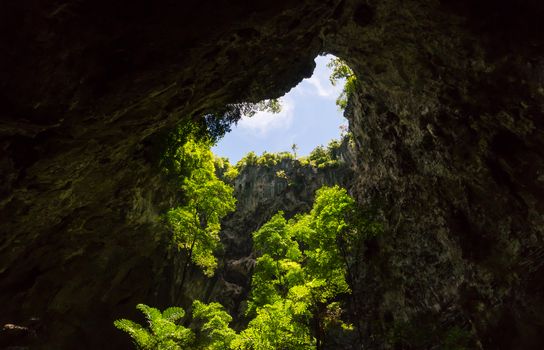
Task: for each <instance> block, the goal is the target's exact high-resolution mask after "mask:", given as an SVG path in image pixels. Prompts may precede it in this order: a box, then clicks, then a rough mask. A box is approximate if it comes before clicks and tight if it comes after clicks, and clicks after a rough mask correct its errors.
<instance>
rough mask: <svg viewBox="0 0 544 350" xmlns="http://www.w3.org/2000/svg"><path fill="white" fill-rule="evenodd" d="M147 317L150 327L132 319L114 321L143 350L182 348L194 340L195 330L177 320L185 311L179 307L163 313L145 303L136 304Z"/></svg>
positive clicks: (178, 349) (185, 347) (176, 349)
mask: <svg viewBox="0 0 544 350" xmlns="http://www.w3.org/2000/svg"><path fill="white" fill-rule="evenodd" d="M136 308H137V309H138V310H140V311H141V312H142V313H143V314H144V315H145V317H146V319H147V322H148V324H149V325H148V328H145V327H143V326H141V325H139V324H138V323H135V322H133V321H130V320H126V319H121V320H117V321H115V322H114V325H115V327H117V328H118V329H120V330H122V331H125V332H127V333H128V334H129V335H130V336H131V338H132V340H133V341H134V344H135V345H136V347H137V348H138V349H142V350H182V349H187V348H188V346H189V345H190V344H191V343H192V342H193V341H194V334H193V332H192V331H191V330H190V329H188V328H185V327H183V326H181V325H177V324H176V322H177V321H178V320H180V319H181V318H183V316H184V315H185V312H184V311H183V309H181V308H178V307H170V308H168V309H166V310H164V311H163V312H162V313H161V312H160V311H159V310H158V309H155V308H152V307H149V306H147V305H144V304H138V305H137V306H136Z"/></svg>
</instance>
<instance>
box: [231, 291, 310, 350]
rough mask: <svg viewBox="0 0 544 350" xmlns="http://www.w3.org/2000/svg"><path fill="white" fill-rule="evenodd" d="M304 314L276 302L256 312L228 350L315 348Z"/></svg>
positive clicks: (290, 304) (287, 303)
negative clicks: (230, 349)
mask: <svg viewBox="0 0 544 350" xmlns="http://www.w3.org/2000/svg"><path fill="white" fill-rule="evenodd" d="M307 319H308V313H307V312H306V310H301V309H299V308H297V306H296V305H295V303H294V302H293V301H291V300H288V299H286V300H278V301H276V302H274V303H272V304H267V305H265V306H263V307H261V308H259V309H258V311H257V316H256V317H255V318H254V319H252V320H251V321H250V322H249V325H248V327H247V328H246V329H245V330H243V331H242V332H241V333H240V334H239V335H238V336H237V337H236V339H235V340H234V341H233V342H232V344H231V348H232V349H240V350H242V349H243V350H246V349H252V350H306V349H315V340H314V339H313V338H312V336H311V334H310V331H309V328H308V327H307V326H306V323H307Z"/></svg>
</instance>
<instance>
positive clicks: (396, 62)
mask: <svg viewBox="0 0 544 350" xmlns="http://www.w3.org/2000/svg"><path fill="white" fill-rule="evenodd" d="M370 3H374V4H370ZM518 5H519V6H518ZM346 6H350V5H346ZM351 6H354V7H352V8H350V9H349V10H346V12H345V13H344V16H345V17H343V18H345V22H343V21H342V20H340V23H341V24H340V26H342V29H340V30H339V31H338V32H337V33H335V34H334V35H332V36H331V37H330V39H328V40H327V41H326V45H325V46H326V48H328V49H329V50H330V51H332V52H334V53H338V54H339V55H341V56H342V58H344V59H345V60H346V61H347V62H349V64H350V66H351V67H352V68H353V70H354V71H355V72H356V73H357V75H358V77H359V80H358V82H359V86H358V90H357V93H356V94H355V95H354V96H353V98H352V100H351V105H350V107H349V108H348V110H347V112H346V116H347V117H348V118H349V120H350V128H351V131H352V132H353V133H354V136H355V140H356V143H357V146H358V150H359V151H358V154H357V159H358V161H359V164H358V166H357V168H358V172H357V173H358V176H359V177H358V180H356V183H357V190H356V192H357V194H358V200H359V202H360V203H368V204H373V205H378V206H379V207H381V208H382V210H383V215H384V218H385V221H386V222H387V223H388V224H387V226H388V227H387V229H386V232H385V233H384V235H383V236H382V237H380V238H379V239H378V240H377V241H376V242H372V244H371V245H369V246H368V247H367V256H366V257H365V260H366V261H367V263H366V265H365V266H364V267H362V268H361V274H360V276H359V278H360V280H359V282H358V287H359V288H360V289H359V290H358V292H359V297H358V300H359V302H360V305H359V308H360V310H359V311H360V315H361V317H362V323H363V324H364V328H365V330H366V332H365V340H364V342H365V343H366V345H367V346H368V348H392V347H395V348H399V347H400V348H446V347H447V346H448V345H451V344H453V343H455V342H457V343H458V344H463V343H464V344H465V345H466V346H467V347H470V348H478V347H483V348H485V349H539V348H542V347H544V338H543V337H542V331H543V330H544V317H543V316H542V312H541V311H542V308H543V307H544V298H543V297H544V294H543V291H544V289H543V287H544V284H543V283H544V279H543V278H544V265H543V260H542V254H543V252H544V250H543V238H544V237H543V230H544V215H543V214H544V206H543V201H544V181H543V179H544V178H543V175H542V174H543V173H542V172H543V169H544V159H543V157H544V153H543V152H542V150H544V132H543V128H542V127H543V124H542V121H543V120H544V119H543V116H544V115H543V108H544V104H543V102H544V89H543V87H544V85H543V84H544V60H543V56H542V53H543V49H544V46H543V42H542V38H537V36H536V33H538V32H541V31H542V21H536V17H534V16H539V15H542V13H543V12H542V6H541V5H540V4H539V5H537V4H536V2H529V1H525V2H522V3H521V4H517V5H516V6H514V5H513V4H510V3H509V2H506V1H499V2H498V3H495V2H493V3H492V2H486V1H484V2H483V3H480V4H479V5H475V4H473V3H472V2H468V1H467V2H465V1H460V2H455V3H453V2H448V1H446V2H442V3H441V4H437V3H432V2H424V1H408V2H397V1H380V2H369V3H366V4H358V5H356V4H355V3H354V4H352V5H351ZM344 23H345V25H344ZM346 47H349V49H348V51H346ZM471 333H472V334H474V338H475V339H473V340H468V338H470V337H471V336H470V334H471ZM453 338H457V340H455V341H454V340H453ZM448 342H450V343H448Z"/></svg>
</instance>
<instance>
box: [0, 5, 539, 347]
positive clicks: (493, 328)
mask: <svg viewBox="0 0 544 350" xmlns="http://www.w3.org/2000/svg"><path fill="white" fill-rule="evenodd" d="M543 9H544V5H543V4H542V3H541V1H538V0H521V1H513V0H497V1H491V0H482V1H477V2H476V1H469V0H458V1H451V0H442V1H438V0H403V1H401V0H381V1H378V0H331V1H317V0H305V1H294V0H275V1H268V0H264V1H253V2H250V1H226V0H219V1H214V2H213V3H212V2H205V1H193V0H189V1H177V2H166V1H154V2H129V1H125V0H121V1H115V2H114V3H112V2H107V1H102V0H95V1H87V0H81V1H73V2H65V3H63V2H59V1H40V2H36V1H30V0H21V1H17V2H5V3H3V4H2V5H0V49H1V50H0V52H1V53H0V67H2V70H1V77H2V79H1V82H0V92H1V93H0V102H1V104H0V106H1V112H0V116H1V117H0V150H1V152H0V301H1V305H2V306H3V307H2V314H1V315H0V322H1V323H2V325H4V324H13V325H16V326H17V327H23V328H25V327H26V328H27V329H29V331H25V332H22V331H21V332H20V333H21V334H23V336H22V337H18V336H17V335H15V336H11V335H10V336H7V337H3V336H2V339H0V344H1V346H7V345H24V344H28V342H32V339H37V340H38V341H34V344H33V345H32V347H33V348H48V349H50V348H58V349H70V348H80V349H84V348H90V349H95V348H102V349H106V348H123V347H128V344H122V343H120V342H122V341H123V338H122V337H121V336H119V335H118V334H117V333H116V331H114V330H113V329H112V327H111V322H112V320H113V319H115V318H117V317H119V316H121V315H123V316H129V317H130V316H131V314H130V311H129V310H132V308H133V305H134V304H136V303H137V302H140V301H144V302H148V303H153V304H155V305H159V306H161V304H163V305H164V304H169V303H171V302H172V301H174V300H176V299H178V298H179V297H180V295H179V294H180V292H179V291H177V290H176V288H175V280H176V278H175V261H173V260H172V259H174V260H175V258H171V257H170V253H169V252H168V250H167V249H165V246H164V244H163V240H164V233H163V231H162V230H161V229H160V227H159V226H157V220H156V219H157V217H158V215H159V213H161V211H163V210H164V209H165V208H167V207H168V206H169V205H171V203H172V202H173V201H174V198H175V190H173V189H169V188H168V185H167V183H165V181H164V180H162V179H161V177H160V175H158V174H159V171H158V169H157V168H156V167H154V165H153V159H156V157H157V154H156V153H154V148H153V147H152V145H153V142H152V140H153V139H154V137H156V135H158V133H160V132H161V131H162V130H165V129H168V128H169V127H172V126H173V125H174V124H175V123H176V122H177V121H179V120H183V119H185V120H187V118H196V117H198V116H200V115H202V113H203V112H205V111H206V110H210V109H212V108H214V107H217V106H220V105H223V104H225V103H230V102H235V101H241V100H249V101H257V100H259V99H262V98H264V97H277V96H279V95H281V94H282V93H283V92H285V91H287V90H288V89H289V88H291V87H292V86H293V85H295V84H296V83H297V82H298V81H300V80H301V79H302V78H303V77H304V76H308V75H309V74H310V73H311V70H312V67H313V63H312V62H313V58H314V57H315V55H316V54H318V53H319V52H323V51H326V52H331V53H334V54H336V55H338V56H339V57H341V58H343V59H344V60H346V61H347V62H348V63H349V65H350V66H351V68H353V70H354V71H355V73H356V74H357V76H358V77H359V79H358V81H359V87H358V91H357V94H356V96H354V98H353V99H352V100H351V105H350V108H349V110H348V117H349V119H350V128H351V130H352V132H353V134H354V135H355V141H356V144H357V146H358V153H357V157H356V158H357V169H358V171H357V172H358V180H357V181H356V183H357V186H356V189H357V194H358V199H359V201H360V202H361V203H363V204H365V203H367V204H368V203H371V204H372V205H375V206H378V207H379V208H381V211H382V213H383V217H384V219H385V221H386V223H387V227H386V228H387V230H386V232H385V233H384V235H383V236H382V237H380V238H379V239H378V240H376V241H373V242H368V243H367V245H368V246H367V250H366V256H365V259H366V261H367V264H365V266H361V271H360V277H359V283H358V286H357V287H358V293H359V301H360V302H359V303H358V306H357V309H358V314H360V315H361V324H363V325H364V326H365V331H366V334H365V337H364V342H365V346H366V348H373V349H390V348H401V349H402V348H444V347H445V345H444V344H445V341H446V339H451V338H455V335H456V334H457V338H463V337H461V336H459V334H461V335H463V336H465V335H466V334H468V335H469V336H468V338H471V340H470V344H469V345H470V347H474V348H478V347H483V348H490V349H540V348H543V347H544V344H543V342H544V340H543V339H544V338H543V337H542V336H541V334H542V331H543V330H544V320H543V318H542V314H543V313H542V310H543V308H544V295H543V292H542V291H543V290H544V278H543V276H544V265H543V263H542V262H543V261H544V260H543V259H542V257H543V255H544V248H543V238H544V237H543V226H544V223H543V217H544V215H543V214H544V204H543V203H544V199H543V197H544V180H543V176H544V175H543V173H542V171H543V169H544V166H543V159H544V153H543V151H542V150H543V149H544V147H543V146H544V144H543V143H544V142H543V141H544V135H543V120H544V118H543V117H544V112H543V109H544V106H543V105H544V50H543V49H544V39H542V33H543V32H544V30H543V29H544V28H543V23H544V22H542V18H543V17H544V10H543ZM354 307H355V306H354ZM414 326H416V327H414ZM15 329H21V328H16V327H15V328H14V327H11V326H10V327H7V328H6V327H4V328H3V330H2V334H4V333H5V332H9V331H10V330H15ZM34 330H35V331H34ZM422 330H423V335H421V333H422ZM452 330H456V332H452ZM34 334H36V336H35V337H34ZM452 334H453V336H452ZM14 338H16V339H19V340H18V341H15V342H14V341H13V339H14ZM3 339H8V340H6V341H4V340H3Z"/></svg>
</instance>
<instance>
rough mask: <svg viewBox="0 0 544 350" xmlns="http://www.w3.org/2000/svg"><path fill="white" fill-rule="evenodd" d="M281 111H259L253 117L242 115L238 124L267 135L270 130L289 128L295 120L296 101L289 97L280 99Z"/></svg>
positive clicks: (245, 128) (256, 132) (258, 133)
mask: <svg viewBox="0 0 544 350" xmlns="http://www.w3.org/2000/svg"><path fill="white" fill-rule="evenodd" d="M280 103H281V112H279V113H276V114H275V113H271V112H257V113H256V114H255V115H254V116H253V117H251V118H249V117H242V119H241V120H240V121H239V122H238V126H239V127H240V128H242V129H244V130H246V131H249V132H253V133H255V134H256V135H257V136H261V137H262V136H265V135H266V134H267V133H268V132H269V131H270V130H274V129H288V128H289V127H290V126H291V124H292V122H293V114H294V109H295V103H294V101H293V100H292V99H291V98H289V97H284V98H282V99H280Z"/></svg>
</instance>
